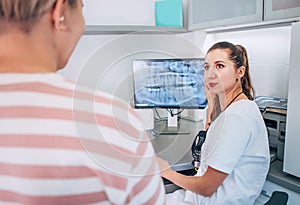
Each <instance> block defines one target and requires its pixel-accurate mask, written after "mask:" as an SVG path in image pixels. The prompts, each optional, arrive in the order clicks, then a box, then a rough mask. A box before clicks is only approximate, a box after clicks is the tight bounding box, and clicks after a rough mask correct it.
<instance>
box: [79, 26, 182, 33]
mask: <svg viewBox="0 0 300 205" xmlns="http://www.w3.org/2000/svg"><path fill="white" fill-rule="evenodd" d="M185 32H188V30H187V28H185V27H171V26H170V27H169V26H139V25H137V26H97V25H87V26H86V29H85V32H84V35H101V34H102V35H104V34H128V33H131V34H170V33H185Z"/></svg>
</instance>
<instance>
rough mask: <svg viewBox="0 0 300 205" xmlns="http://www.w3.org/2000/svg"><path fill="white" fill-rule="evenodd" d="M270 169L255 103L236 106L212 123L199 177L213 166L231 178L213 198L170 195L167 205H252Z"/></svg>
mask: <svg viewBox="0 0 300 205" xmlns="http://www.w3.org/2000/svg"><path fill="white" fill-rule="evenodd" d="M269 165H270V155H269V144H268V136H267V130H266V127H265V124H264V121H263V119H262V116H261V113H260V111H259V109H258V107H257V105H256V103H255V102H254V101H250V100H240V101H237V102H234V103H232V104H231V105H230V106H229V107H228V108H227V109H226V110H225V111H224V112H222V113H221V114H220V115H219V117H218V118H217V119H216V120H215V121H214V122H212V124H211V126H210V128H209V130H208V132H207V137H206V140H205V143H204V144H203V146H202V156H201V164H200V168H199V171H198V173H197V175H199V176H201V175H203V174H204V173H205V172H206V170H207V168H208V166H210V167H212V168H214V169H216V170H219V171H221V172H224V173H227V174H228V176H227V177H226V179H225V180H224V182H223V183H222V184H221V185H220V187H219V188H218V189H217V191H216V192H215V193H214V194H213V195H212V196H210V197H204V196H201V195H199V194H196V193H193V192H190V191H185V190H179V191H176V192H174V193H172V194H168V195H167V204H197V205H208V204H210V205H219V204H222V205H235V204H237V205H247V204H249V205H250V204H251V205H252V204H253V203H254V201H255V199H256V198H257V197H258V196H259V194H260V192H261V190H262V188H263V185H264V182H265V180H266V176H267V173H268V170H269Z"/></svg>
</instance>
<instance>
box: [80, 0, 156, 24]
mask: <svg viewBox="0 0 300 205" xmlns="http://www.w3.org/2000/svg"><path fill="white" fill-rule="evenodd" d="M83 14H84V17H85V21H86V25H89V26H90V25H97V26H137V25H139V26H154V25H155V10H154V1H153V0H142V1H141V0H130V1H124V0H85V1H84V7H83Z"/></svg>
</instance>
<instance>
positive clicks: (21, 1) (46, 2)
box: [0, 0, 78, 33]
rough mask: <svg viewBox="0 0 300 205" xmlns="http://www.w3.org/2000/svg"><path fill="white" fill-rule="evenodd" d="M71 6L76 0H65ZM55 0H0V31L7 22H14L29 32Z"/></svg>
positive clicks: (74, 4)
mask: <svg viewBox="0 0 300 205" xmlns="http://www.w3.org/2000/svg"><path fill="white" fill-rule="evenodd" d="M67 1H68V3H69V5H70V6H71V7H75V6H76V5H77V1H78V0H67ZM55 3H56V0H0V33H1V31H4V30H5V28H6V26H7V25H8V24H9V23H16V24H18V25H19V27H20V29H21V30H22V31H24V32H30V30H31V28H32V25H34V22H35V21H36V20H38V19H39V17H41V16H42V15H43V14H44V13H45V12H47V11H48V10H49V9H51V8H52V7H53V6H54V5H55Z"/></svg>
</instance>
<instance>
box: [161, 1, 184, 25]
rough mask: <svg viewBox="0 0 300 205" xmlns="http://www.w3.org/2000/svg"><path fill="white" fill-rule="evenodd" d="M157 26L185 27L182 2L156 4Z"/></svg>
mask: <svg viewBox="0 0 300 205" xmlns="http://www.w3.org/2000/svg"><path fill="white" fill-rule="evenodd" d="M155 17H156V26H178V27H182V26H183V17H182V0H158V1H156V2H155Z"/></svg>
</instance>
